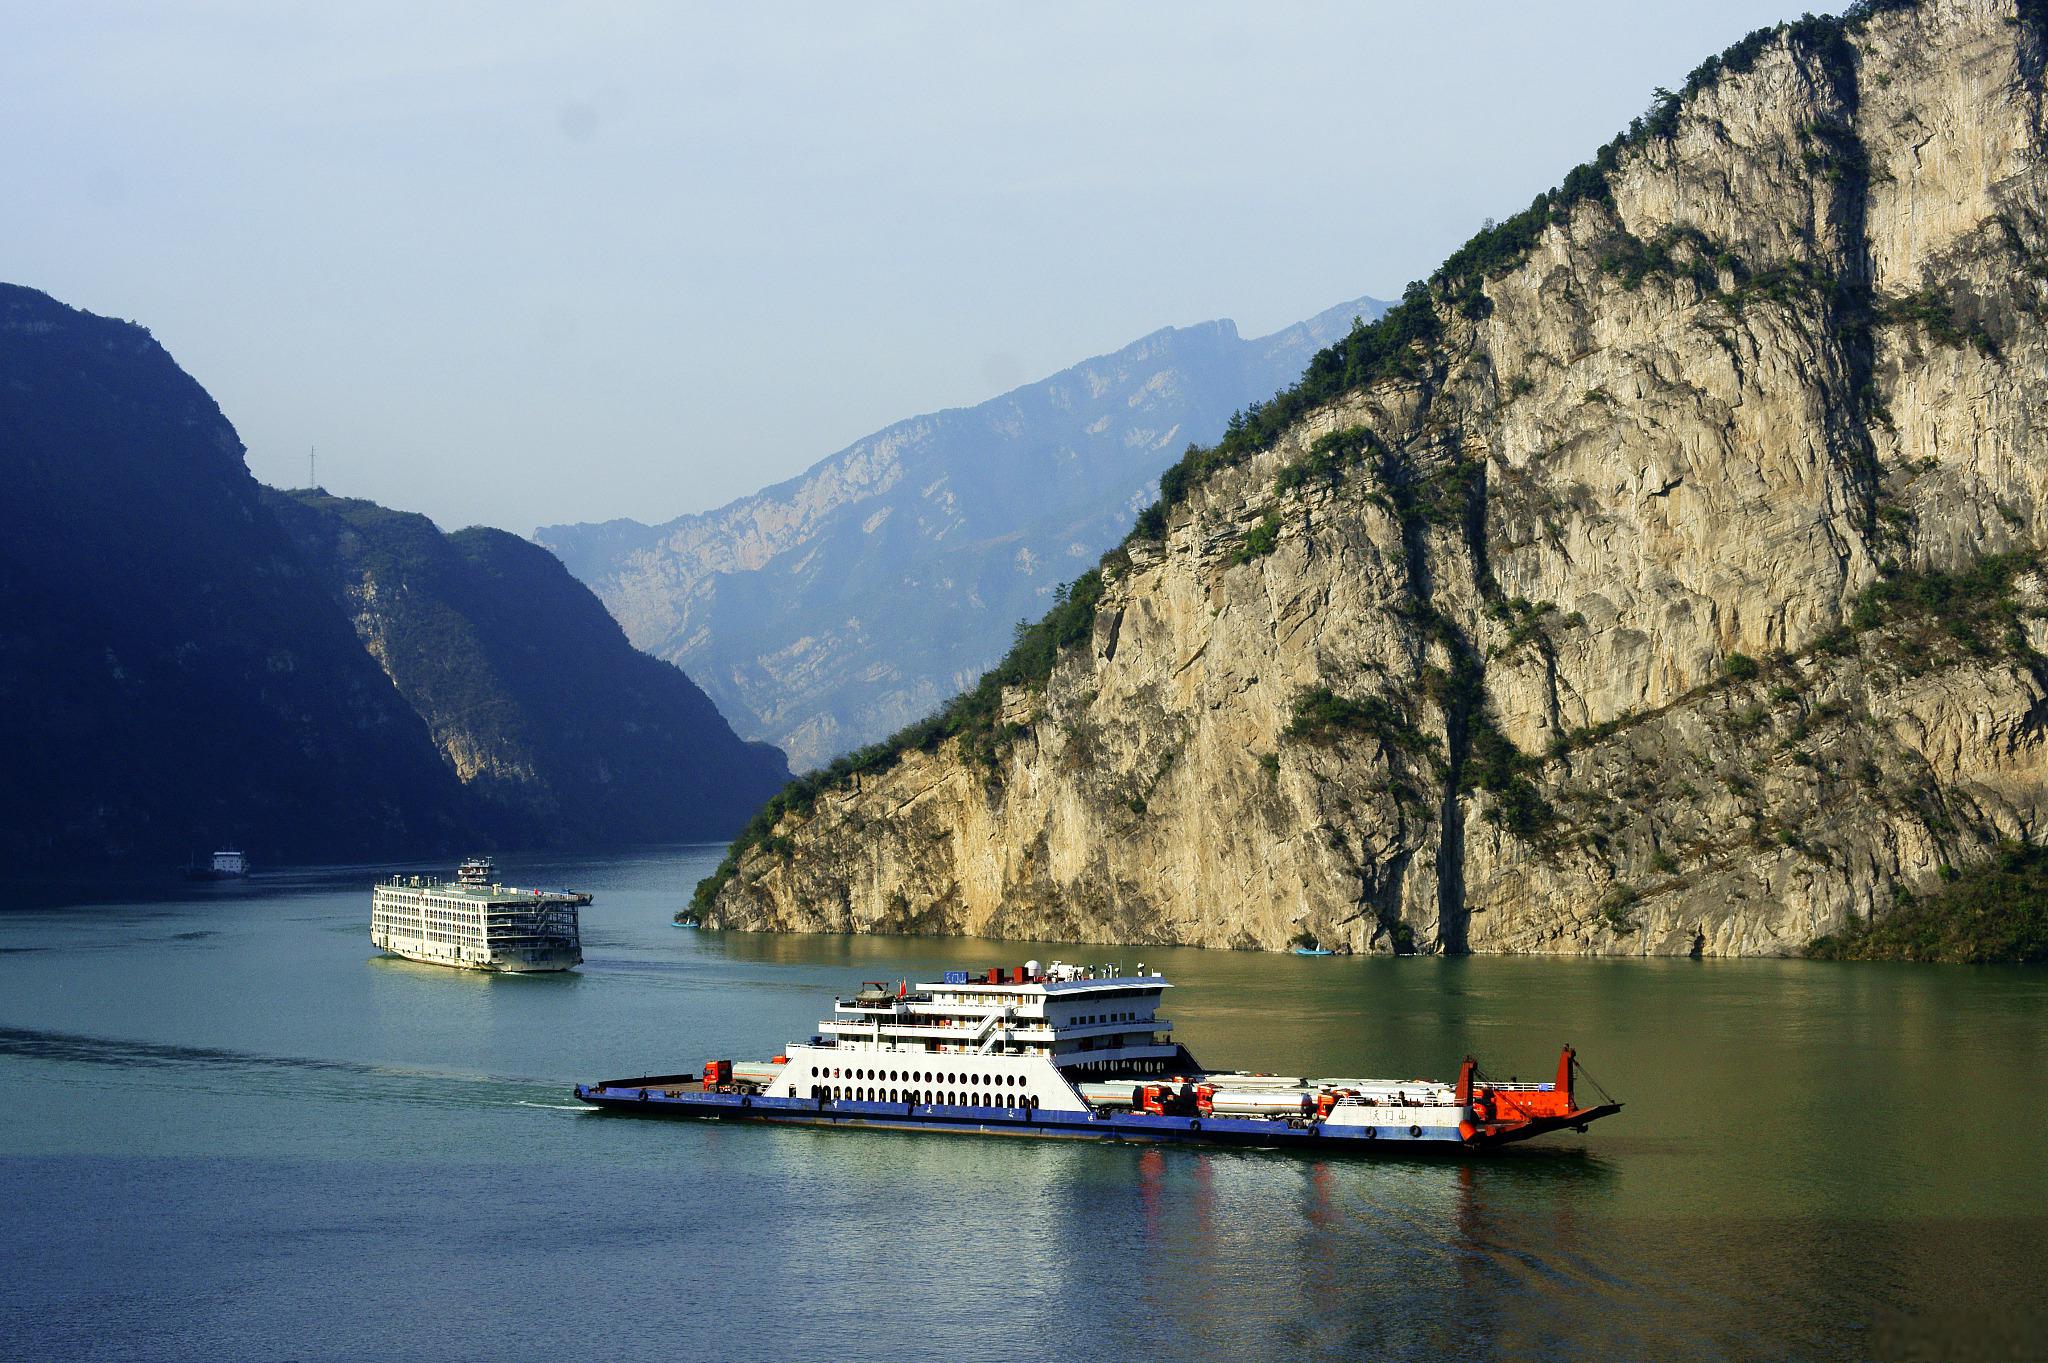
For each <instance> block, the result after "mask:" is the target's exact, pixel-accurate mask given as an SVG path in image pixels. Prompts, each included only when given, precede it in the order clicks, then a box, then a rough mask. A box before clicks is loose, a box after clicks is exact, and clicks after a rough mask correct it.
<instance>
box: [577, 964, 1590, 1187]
mask: <svg viewBox="0 0 2048 1363" xmlns="http://www.w3.org/2000/svg"><path fill="white" fill-rule="evenodd" d="M1172 987H1173V986H1172V985H1171V984H1170V983H1168V982H1167V980H1166V979H1165V978H1164V976H1163V975H1162V974H1160V972H1158V971H1153V972H1152V973H1150V974H1147V973H1146V972H1145V969H1144V967H1143V965H1140V966H1139V967H1138V969H1137V971H1136V973H1134V974H1128V975H1127V974H1124V973H1123V972H1122V971H1121V970H1120V969H1118V968H1117V967H1115V966H1101V967H1082V966H1075V965H1069V964H1066V963H1063V962H1060V961H1054V962H1052V963H1051V964H1050V965H1049V966H1047V967H1045V968H1044V969H1042V970H1041V969H1040V967H1039V964H1038V962H1036V961H1027V962H1026V963H1025V964H1024V965H1022V966H1017V967H1010V968H1006V969H1005V968H991V969H988V970H986V971H983V972H974V973H970V972H967V971H948V972H947V973H946V975H945V978H944V979H943V980H941V981H939V982H937V983H933V984H919V985H915V986H913V985H911V984H910V983H909V982H908V981H905V982H903V983H901V984H899V985H897V986H896V987H895V988H894V989H891V988H889V987H887V986H885V985H883V984H880V983H877V982H872V981H870V982H868V983H867V984H865V985H864V986H863V988H862V989H861V990H860V992H858V993H857V994H855V995H854V996H853V997H852V998H851V999H848V998H844V997H841V998H839V999H835V1000H834V1001H833V1007H832V1016H831V1017H829V1018H826V1019H825V1020H824V1021H823V1022H821V1023H820V1024H819V1031H818V1032H817V1033H815V1034H814V1035H812V1036H811V1037H809V1038H808V1039H807V1040H804V1041H801V1042H796V1043H793V1044H791V1045H789V1046H787V1047H785V1048H784V1050H783V1053H782V1054H779V1055H777V1056H775V1057H774V1058H773V1059H771V1060H766V1061H761V1062H755V1063H748V1062H741V1063H735V1062H734V1061H732V1060H728V1059H718V1060H711V1061H709V1062H707V1063H706V1064H705V1066H704V1069H703V1072H702V1073H701V1074H655V1075H644V1076H641V1077H639V1078H632V1079H605V1080H600V1081H599V1082H597V1083H592V1084H579V1085H577V1086H576V1090H575V1092H576V1096H577V1097H578V1098H580V1099H582V1100H583V1101H585V1102H587V1103H593V1104H595V1105H597V1106H598V1107H600V1108H603V1109H608V1110H611V1111H620V1112H631V1113H638V1114H642V1115H647V1116H657V1115H658V1116H672V1117H695V1118H702V1119H710V1120H716V1121H743V1122H772V1123H797V1124H802V1125H808V1126H831V1127H864V1128H877V1127H881V1128H898V1129H908V1130H918V1131H945V1132H960V1133H971V1134H978V1135H1005V1136H1038V1137H1055V1138H1071V1139H1111V1140H1129V1141H1169V1142H1182V1143H1203V1144H1232V1145H1249V1146H1271V1147H1295V1148H1314V1149H1322V1150H1330V1149H1348V1150H1354V1151H1364V1150H1403V1151H1408V1152H1420V1151H1424V1150H1462V1151H1471V1150H1487V1149H1493V1148H1497V1147H1500V1146H1504V1145H1510V1144H1513V1143H1515V1142H1518V1141H1525V1140H1528V1139H1530V1138H1532V1137H1535V1136H1541V1135H1544V1134H1545V1133H1548V1132H1553V1131H1559V1130H1563V1129H1566V1128H1570V1129H1573V1130H1578V1131H1583V1130H1584V1129H1585V1128H1586V1126H1587V1124H1588V1123H1590V1122H1594V1121H1597V1120H1599V1119H1600V1118H1602V1117H1608V1116H1612V1115H1613V1114H1614V1113H1616V1112H1619V1111H1620V1110H1621V1104H1620V1103H1617V1102H1615V1101H1613V1100H1612V1099H1611V1098H1609V1097H1607V1095H1606V1094H1605V1093H1601V1094H1600V1099H1599V1101H1584V1100H1582V1099H1581V1097H1580V1095H1579V1093H1578V1084H1577V1081H1578V1080H1579V1079H1580V1078H1581V1077H1583V1076H1582V1072H1581V1071H1580V1069H1579V1067H1578V1063H1577V1058H1576V1056H1575V1054H1574V1052H1573V1051H1572V1048H1571V1047H1570V1046H1566V1047H1564V1049H1563V1050H1562V1052H1561V1053H1560V1054H1559V1056H1558V1061H1557V1070H1556V1074H1555V1077H1554V1078H1552V1079H1551V1080H1549V1081H1547V1082H1537V1083H1523V1082H1518V1081H1514V1080H1508V1081H1500V1080H1496V1079H1493V1078H1491V1077H1488V1076H1486V1075H1484V1074H1482V1073H1481V1072H1480V1069H1479V1065H1478V1063H1477V1062H1476V1061H1474V1060H1473V1059H1472V1058H1471V1057H1469V1056H1468V1057H1466V1059H1465V1061H1464V1064H1463V1065H1462V1066H1461V1067H1460V1068H1459V1070H1458V1074H1457V1077H1456V1078H1455V1079H1454V1080H1451V1081H1448V1082H1446V1081H1441V1080H1431V1079H1344V1078H1335V1079H1308V1078H1301V1077H1295V1076H1287V1075H1275V1074H1258V1073H1248V1072H1245V1071H1241V1070H1239V1071H1229V1072H1223V1071H1215V1070H1206V1069H1204V1068H1203V1067H1202V1066H1201V1065H1200V1064H1198V1063H1197V1062H1196V1061H1195V1058H1194V1057H1193V1056H1192V1055H1190V1054H1189V1053H1188V1051H1187V1048H1186V1047H1185V1046H1182V1045H1181V1044H1179V1043H1178V1042H1176V1041H1175V1040H1174V1039H1173V1035H1172V1033H1173V1024H1172V1023H1171V1022H1169V1021H1168V1020H1166V1019H1165V1018H1162V1017H1160V1016H1159V1015H1158V1007H1159V1004H1160V1002H1161V1000H1162V998H1163V996H1164V995H1165V993H1166V991H1167V990H1168V989H1170V988H1172ZM1588 1082H1589V1083H1590V1082H1591V1081H1590V1080H1589V1081H1588ZM1593 1087H1594V1088H1596V1089H1597V1087H1598V1086H1597V1084H1595V1085H1593Z"/></svg>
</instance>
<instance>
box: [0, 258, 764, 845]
mask: <svg viewBox="0 0 2048 1363" xmlns="http://www.w3.org/2000/svg"><path fill="white" fill-rule="evenodd" d="M0 487H4V488H5V489H6V496H4V497H0V753H5V754H6V772H7V777H8V779H7V781H6V782H5V783H4V786H0V858H4V859H5V861H4V864H5V866H6V867H7V868H8V869H9V870H15V869H19V868H23V867H44V866H65V865H71V864H77V863H86V864H98V863H101V862H105V861H118V860H136V861H145V862H146V861H149V860H157V861H159V862H169V861H173V860H176V859H181V858H184V857H186V856H189V855H192V854H195V853H199V854H203V853H205V852H208V851H210V850H212V849H213V848H214V847H215V846H218V845H222V844H230V843H234V844H240V845H242V846H243V847H244V848H245V850H247V851H249V852H250V853H251V854H252V855H253V856H255V858H256V859H257V860H258V861H259V863H261V862H276V861H280V860H310V859H339V860H373V859H384V858H387V857H394V856H413V855H423V854H426V853H430V852H442V853H446V852H454V851H473V850H479V849H480V848H482V847H487V846H489V845H491V844H493V843H498V844H507V843H509V844H514V845H534V844H536V843H555V844H561V843H564V842H575V843H582V844H588V843H590V842H610V843H620V842H628V841H639V840H654V839H681V838H691V837H706V836H715V835H719V834H723V833H728V832H730V831H731V830H732V829H734V828H736V827H738V826H739V825H740V824H741V823H742V822H743V821H744V819H745V817H746V815H747V812H748V811H749V810H750V809H752V808H753V807H754V806H755V805H757V804H758V803H759V802H760V800H761V799H762V798H763V797H764V796H766V795H767V794H768V793H770V792H771V791H773V789H774V788H775V786H776V785H778V784H779V783H780V782H781V781H782V780H783V779H785V778H786V777H787V775H788V768H787V766H786V765H785V763H784V762H783V760H782V757H781V754H779V753H777V752H775V751H773V750H772V749H767V748H764V747H762V746H761V745H758V744H746V743H743V742H742V741H741V740H740V739H739V738H738V737H737V736H736V735H734V734H733V732H732V731H731V729H730V727H729V726H727V725H726V723H725V722H724V720H723V719H721V718H720V717H719V715H718V713H717V711H716V709H715V708H714V707H713V706H712V705H711V703H710V702H709V700H707V699H706V697H705V696H704V694H703V693H702V692H701V691H699V690H697V688H696V687H695V686H693V685H692V684H691V683H690V681H689V679H688V678H686V677H684V676H683V675H682V673H681V672H679V671H677V670H676V669H675V668H674V667H673V666H671V665H670V664H668V663H664V662H660V661H657V660H656V659H653V658H650V657H647V656H645V655H644V654H640V653H636V652H635V651H634V650H633V649H632V648H631V647H630V646H629V645H628V644H627V643H626V641H625V639H624V637H623V636H622V635H621V634H620V632H619V629H618V626H617V625H616V624H614V623H613V622H612V620H611V619H610V617H609V616H608V615H606V613H605V611H604V608H603V606H602V605H601V603H599V602H598V600H597V599H596V598H595V597H593V596H592V595H591V594H590V593H589V591H587V590H586V589H585V588H583V587H582V586H581V585H579V584H578V583H577V582H576V581H575V580H574V579H573V578H571V577H570V576H569V574H568V573H567V571H566V570H564V569H563V568H562V567H561V565H560V564H559V563H558V562H556V561H555V560H554V559H552V558H551V557H549V556H548V554H547V553H546V551H544V550H542V549H539V548H536V547H535V546H533V545H531V544H528V543H526V542H525V541H522V540H519V539H517V538H516V537H514V536H510V535H504V534H500V533H497V532H494V531H487V530H472V531H464V532H462V533H461V534H458V535H448V536H444V535H442V534H441V533H440V532H439V531H438V530H436V529H435V528H434V527H433V525H432V524H431V523H430V522H428V521H427V520H426V519H425V518H424V517H419V516H406V515H403V514H400V513H396V512H388V511H385V510H384V509H383V508H380V507H375V506H371V505H369V504H367V503H360V502H344V501H340V500H337V499H333V498H329V497H326V496H324V495H323V494H298V495H287V494H282V493H272V492H268V491H267V490H266V489H263V488H261V487H259V486H258V484H257V483H256V481H255V479H253V478H252V477H250V475H249V471H248V469H247V467H246V466H245V465H244V463H243V450H242V444H241V441H240V440H239V439H237V437H236V435H235V431H234V428H233V427H232V426H231V425H230V424H229V423H228V421H227V418H226V417H224V416H223V415H222V414H221V411H220V409H219V407H217V406H216V405H215V404H214V402H213V400H212V399H211V398H210V397H208V396H207V394H206V391H205V390H204V389H203V388H201V387H200V386H199V384H198V383H196V382H195V381H194V380H193V379H192V378H191V377H190V376H189V375H187V374H185V373H184V372H183V371H181V370H180V369H179V368H178V366H177V365H176V363H175V362H173V361H172V359H171V357H170V356H169V355H168V354H166V353H165V352H164V350H163V348H162V347H161V346H159V345H158V344H157V343H156V342H155V341H154V340H153V339H151V337H150V335H149V333H148V332H147V331H145V330H144V329H142V328H141V327H138V326H134V325H132V324H130V323H127V322H119V321H113V320H110V319H108V318H103V317H95V316H93V315H92V314H90V313H86V312H80V311H77V310H75V309H72V308H68V307H65V306H64V305H63V304H61V303H58V302H56V301H55V300H53V299H51V298H49V297H48V296H47V295H45V294H42V293H38V292H36V291H34V290H32V289H25V288H19V287H16V286H12V285H0ZM359 635H360V636H361V637H358V636H359ZM373 655H374V656H373ZM387 673H388V675H387Z"/></svg>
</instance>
